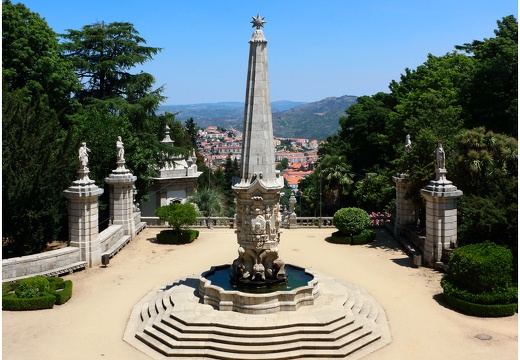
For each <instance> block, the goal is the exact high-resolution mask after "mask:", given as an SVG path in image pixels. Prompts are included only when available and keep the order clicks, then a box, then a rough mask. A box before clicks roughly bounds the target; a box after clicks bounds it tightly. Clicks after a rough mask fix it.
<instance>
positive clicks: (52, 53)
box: [2, 0, 80, 128]
mask: <svg viewBox="0 0 520 360" xmlns="http://www.w3.org/2000/svg"><path fill="white" fill-rule="evenodd" d="M73 69H74V68H73V66H72V63H71V62H70V61H68V60H66V59H63V58H61V57H60V47H59V43H58V37H57V34H56V33H55V32H54V31H53V30H52V29H51V28H50V27H49V26H48V24H47V22H46V21H45V20H44V19H42V18H41V17H40V15H38V14H37V13H34V12H31V10H30V9H28V8H27V7H26V6H25V5H23V4H22V3H18V4H14V5H13V4H12V2H11V1H10V0H5V1H3V2H2V81H3V82H4V83H5V86H6V90H7V91H13V90H18V89H23V93H22V95H23V96H24V100H27V101H33V102H34V101H35V100H37V99H38V100H40V99H41V100H42V101H43V103H44V104H48V106H49V107H50V108H52V109H53V110H54V111H55V112H56V114H57V116H58V120H59V121H60V123H61V125H62V126H63V127H65V128H68V126H69V125H70V124H69V122H68V119H67V116H68V115H70V114H72V113H73V112H74V111H75V110H76V109H77V103H76V102H75V101H74V100H73V99H72V97H71V93H73V92H75V91H77V90H78V89H79V86H80V84H79V81H78V80H77V78H76V77H75V76H74V72H73Z"/></svg>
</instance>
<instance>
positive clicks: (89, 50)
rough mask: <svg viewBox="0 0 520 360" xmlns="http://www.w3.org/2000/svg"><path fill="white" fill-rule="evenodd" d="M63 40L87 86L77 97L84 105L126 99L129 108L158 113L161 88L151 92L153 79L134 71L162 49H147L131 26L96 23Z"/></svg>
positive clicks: (114, 23)
mask: <svg viewBox="0 0 520 360" xmlns="http://www.w3.org/2000/svg"><path fill="white" fill-rule="evenodd" d="M61 36H62V38H63V39H64V40H65V41H64V42H63V43H62V49H63V54H64V57H65V58H67V59H70V60H71V61H72V63H73V64H74V67H75V72H76V75H77V77H78V78H79V79H80V80H81V83H82V84H83V88H82V89H81V91H79V92H77V94H76V97H77V98H78V99H79V100H80V101H81V103H83V104H86V103H87V104H88V103H90V102H91V101H95V100H113V101H118V100H121V99H123V100H125V102H126V104H139V105H140V107H141V108H142V111H144V112H145V113H150V112H153V111H155V110H156V108H157V105H158V104H159V102H160V101H162V100H163V97H162V96H161V95H160V92H161V89H160V88H159V89H158V90H156V91H150V89H151V87H152V86H153V83H154V82H155V80H154V78H153V76H152V75H150V74H148V73H145V72H139V73H132V72H131V70H133V69H134V68H135V67H136V66H137V65H142V64H144V63H145V62H147V61H150V60H152V59H153V56H154V55H156V54H157V53H158V52H159V51H160V50H161V49H160V48H157V47H151V46H145V45H144V44H146V40H145V39H144V38H142V37H141V36H139V32H138V31H137V30H136V29H135V28H134V26H133V25H132V24H131V23H128V22H113V23H110V24H105V23H104V22H101V23H95V24H92V25H85V26H83V28H81V29H80V30H72V29H68V30H67V33H66V34H63V35H61ZM134 125H135V124H134Z"/></svg>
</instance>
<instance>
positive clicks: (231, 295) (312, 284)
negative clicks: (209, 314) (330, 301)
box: [199, 264, 320, 314]
mask: <svg viewBox="0 0 520 360" xmlns="http://www.w3.org/2000/svg"><path fill="white" fill-rule="evenodd" d="M285 270H286V272H287V274H288V279H289V280H288V282H287V284H281V285H279V286H278V287H273V288H262V289H240V290H238V289H236V288H234V286H233V285H232V284H231V283H230V282H229V275H227V274H230V273H231V265H230V264H226V265H219V266H213V267H211V269H210V270H208V271H206V272H204V273H202V274H201V278H200V284H199V297H200V298H201V299H202V301H203V302H204V304H207V305H211V306H213V307H214V308H215V309H217V310H220V311H236V312H239V313H246V314H267V313H274V312H278V311H294V310H297V309H298V308H299V307H300V306H306V305H313V304H314V299H316V298H317V297H318V295H319V293H320V292H319V287H318V278H317V276H316V275H315V274H314V273H312V272H311V271H309V270H306V269H303V268H301V267H298V266H294V265H289V264H287V265H285ZM219 273H220V275H219ZM215 275H217V276H215ZM226 276H227V279H226ZM211 279H213V282H214V283H212V280H211ZM222 279H226V281H223V280H222ZM306 280H308V281H306ZM302 281H303V282H302ZM228 282H229V285H228Z"/></svg>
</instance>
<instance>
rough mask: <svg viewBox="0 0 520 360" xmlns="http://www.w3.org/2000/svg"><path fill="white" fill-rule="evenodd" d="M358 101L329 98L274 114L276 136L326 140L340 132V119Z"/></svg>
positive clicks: (344, 98)
mask: <svg viewBox="0 0 520 360" xmlns="http://www.w3.org/2000/svg"><path fill="white" fill-rule="evenodd" d="M356 99H357V97H356V96H349V95H345V96H341V97H328V98H326V99H323V100H320V101H316V102H312V103H308V104H304V105H300V106H297V107H294V108H292V109H289V110H285V111H281V112H277V113H273V132H274V135H275V136H283V137H303V138H310V139H318V140H325V139H326V138H327V136H330V135H333V134H334V133H336V132H337V131H338V130H339V128H340V127H339V118H340V117H342V116H344V115H345V110H347V109H348V107H349V106H350V105H352V104H355V103H356Z"/></svg>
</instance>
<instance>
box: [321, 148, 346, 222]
mask: <svg viewBox="0 0 520 360" xmlns="http://www.w3.org/2000/svg"><path fill="white" fill-rule="evenodd" d="M318 172H319V175H320V176H321V186H322V190H323V194H324V198H323V199H324V201H325V203H326V205H327V209H328V212H329V213H330V214H332V213H334V212H335V211H336V210H338V209H340V208H341V207H342V206H343V205H344V197H345V196H346V195H348V194H349V193H350V190H351V187H352V185H353V184H354V180H353V178H352V174H351V173H350V165H349V164H348V163H347V159H346V157H345V156H335V155H326V156H324V157H323V158H322V159H321V161H320V164H319V166H318Z"/></svg>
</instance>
